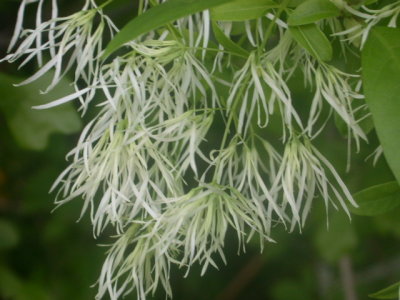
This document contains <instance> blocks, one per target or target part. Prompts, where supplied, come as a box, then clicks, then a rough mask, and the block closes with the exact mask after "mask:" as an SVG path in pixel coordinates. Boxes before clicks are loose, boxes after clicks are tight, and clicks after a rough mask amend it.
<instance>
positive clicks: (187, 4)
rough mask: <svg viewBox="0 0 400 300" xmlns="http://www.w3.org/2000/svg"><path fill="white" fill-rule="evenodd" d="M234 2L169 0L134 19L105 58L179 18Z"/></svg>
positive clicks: (224, 0)
mask: <svg viewBox="0 0 400 300" xmlns="http://www.w3.org/2000/svg"><path fill="white" fill-rule="evenodd" d="M230 1H233V0H169V1H166V2H164V3H162V4H160V5H157V6H155V7H153V8H151V9H149V10H147V11H146V12H144V13H143V14H141V15H139V16H137V17H135V18H134V19H132V20H131V21H130V22H128V24H126V25H125V26H124V27H123V28H122V29H121V31H120V32H118V34H117V35H116V36H115V37H114V38H113V39H112V40H111V41H110V42H109V44H108V45H107V47H106V49H105V52H104V54H103V57H104V58H106V57H107V56H109V55H110V54H111V53H113V52H114V51H115V50H117V49H118V48H119V47H121V46H122V45H123V44H125V43H127V42H129V41H132V40H134V39H136V38H137V37H139V36H140V35H142V34H145V33H148V32H150V31H152V30H154V29H157V28H159V27H161V26H163V25H166V24H168V23H170V22H173V21H175V20H177V19H179V18H183V17H185V16H188V15H192V14H195V13H197V12H200V11H203V10H206V9H209V8H211V7H214V6H218V5H221V4H224V3H227V2H230Z"/></svg>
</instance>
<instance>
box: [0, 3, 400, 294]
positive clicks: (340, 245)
mask: <svg viewBox="0 0 400 300" xmlns="http://www.w3.org/2000/svg"><path fill="white" fill-rule="evenodd" d="M60 2H61V4H62V5H61V6H62V7H63V9H65V11H66V12H68V11H75V10H77V9H79V7H80V4H81V2H80V1H79V0H68V1H66V0H65V1H60ZM132 2H133V1H128V0H117V1H114V3H113V4H112V5H111V7H110V8H109V13H110V15H111V16H112V18H113V19H114V20H117V23H120V25H121V24H125V23H126V22H127V21H128V20H129V19H130V16H131V14H132V12H134V11H136V7H135V5H134V4H132ZM18 4H19V3H18V1H11V0H6V1H2V2H0V16H1V18H0V20H1V23H2V24H1V27H0V28H1V32H0V47H1V56H4V54H5V50H6V47H7V45H8V40H9V37H10V36H11V33H12V30H13V24H14V19H15V16H16V10H17V8H18ZM177 13H179V12H177ZM216 13H218V12H216ZM295 17H296V16H294V17H293V19H292V20H291V22H292V25H301V24H302V22H305V21H304V20H299V19H296V18H295ZM32 18H34V16H32ZM307 22H308V21H307ZM391 34H393V33H391V32H387V31H385V32H383V31H376V32H374V33H373V38H374V39H375V40H376V41H374V40H372V41H370V42H369V43H370V44H368V43H367V44H366V49H367V50H368V51H367V50H366V51H365V52H364V55H371V56H373V55H375V54H374V52H373V51H378V52H379V51H382V49H379V48H378V49H377V46H379V43H384V42H382V41H384V40H385V39H390V38H391ZM382 37H383V40H382ZM217 38H218V37H217ZM384 49H386V48H384ZM384 49H383V50H384ZM236 50H237V49H236ZM333 50H334V51H335V50H337V49H333ZM238 51H239V50H238ZM320 53H324V52H323V51H322V52H320ZM325 55H327V56H329V53H328V54H325ZM397 57H398V56H397ZM351 59H353V61H351ZM387 59H388V62H389V64H390V62H398V61H396V59H395V57H392V56H391V53H389V54H388V55H387ZM358 63H359V60H358V59H357V58H350V61H349V65H352V64H353V65H357V64H358ZM33 67H34V66H32V68H33ZM364 68H366V69H368V68H369V69H370V70H374V68H376V66H373V65H372V66H364ZM32 70H33V69H32ZM32 70H29V68H27V69H25V70H24V72H26V74H25V75H26V76H27V75H29V71H32ZM398 70H400V67H398V68H397V72H398ZM371 72H372V71H371ZM382 72H383V73H381V76H383V75H382V74H385V73H386V76H387V77H385V79H390V78H394V79H396V78H397V81H396V80H393V81H390V80H384V81H382V80H380V81H379V77H377V78H378V80H377V79H376V78H375V79H374V78H372V76H369V75H366V76H367V78H366V80H372V84H373V85H375V86H376V89H374V90H371V91H368V90H366V94H367V97H368V94H371V93H377V95H379V96H380V98H381V101H383V102H384V101H386V103H389V104H390V103H393V101H391V98H393V97H398V93H397V94H395V93H389V94H385V91H387V90H388V89H389V90H390V88H391V85H397V86H398V76H397V75H398V73H394V74H389V75H390V76H389V75H387V72H385V70H383V71H382ZM393 72H396V67H395V68H394V71H393ZM23 75H24V73H22V72H21V71H18V72H17V70H16V69H15V66H12V65H7V64H5V63H2V64H1V65H0V95H1V100H0V122H1V124H2V126H1V127H0V299H16V300H19V299H30V300H35V299H38V300H41V299H57V300H58V299H93V297H94V294H95V289H93V288H92V289H91V288H89V286H90V285H92V284H94V283H95V281H96V278H97V275H98V273H99V272H100V268H101V263H102V261H103V259H104V252H105V250H106V249H105V248H103V247H97V246H96V244H107V243H109V242H110V241H108V240H101V239H98V240H94V239H93V237H92V232H91V226H89V224H84V223H89V221H88V220H87V219H85V218H84V219H83V220H81V221H80V223H78V224H77V223H76V222H75V221H76V220H77V219H78V217H79V213H80V203H79V201H76V202H72V203H70V204H68V205H66V206H64V207H63V208H62V209H61V210H56V211H54V212H53V213H52V214H50V211H51V210H52V209H53V208H54V206H53V204H52V201H53V198H54V195H49V194H48V190H49V188H50V186H51V184H52V182H53V180H54V179H55V178H56V176H57V175H58V173H59V172H60V171H61V170H62V169H63V168H64V167H65V166H66V162H65V160H64V156H65V154H66V153H67V152H68V151H69V150H70V149H71V148H72V147H73V145H74V144H75V142H76V140H77V135H76V134H77V132H78V131H79V130H80V128H81V126H82V124H81V121H80V118H79V116H78V115H77V114H76V112H75V110H74V109H73V105H72V104H71V105H63V106H62V107H58V108H55V109H54V108H53V109H51V110H44V111H35V110H31V109H30V107H31V106H33V105H37V104H41V103H45V102H46V101H48V100H49V99H54V98H56V97H57V95H58V94H57V93H59V94H60V95H64V94H66V92H65V91H66V90H67V89H69V88H70V86H69V83H68V81H65V82H63V83H62V84H61V85H59V87H58V90H56V91H53V92H52V93H53V94H50V95H48V94H47V95H40V94H39V93H38V90H39V89H40V87H41V86H42V85H41V82H36V83H35V84H31V85H28V86H24V87H22V88H21V87H20V88H18V89H17V88H14V87H12V86H11V83H16V82H19V81H21V78H22V77H23ZM378 75H379V74H378ZM368 76H369V77H368ZM396 76H397V77H396ZM41 80H44V81H45V80H46V78H44V79H41ZM374 80H375V81H374ZM292 86H293V87H296V86H297V84H296V82H293V83H292ZM392 90H393V88H392ZM294 92H295V93H297V95H298V96H301V95H304V94H305V93H307V91H305V90H304V89H303V88H302V84H298V89H297V90H296V89H295V90H294ZM373 105H374V104H372V106H371V105H370V107H372V108H371V110H373V109H374V108H373V107H374V106H373ZM380 107H382V103H380ZM397 108H398V104H397V106H394V107H393V108H392V109H391V110H392V111H393V112H394V115H395V117H394V118H395V119H396V115H398V111H399V110H398V109H397ZM376 109H378V110H379V105H376ZM380 113H381V115H380V120H381V121H380V120H378V122H377V120H375V126H376V127H377V131H378V134H379V135H380V138H381V140H382V137H381V135H382V134H381V133H380V130H381V129H380V128H384V126H385V125H384V124H383V125H382V126H381V125H380V124H381V123H380V122H383V123H384V122H388V120H389V119H388V117H387V115H386V114H385V112H379V111H378V112H377V115H379V114H380ZM86 117H87V118H88V119H89V118H90V116H86ZM378 124H379V125H378ZM397 124H398V123H397ZM336 125H337V124H334V123H333V122H332V124H329V125H328V130H326V133H325V134H324V135H323V136H321V137H320V138H319V140H318V142H317V143H318V147H319V149H320V150H321V152H323V153H324V154H325V155H326V156H327V157H328V158H329V159H330V161H332V163H334V165H335V167H336V168H337V170H338V171H341V173H342V174H341V175H342V176H343V179H344V181H345V182H346V183H347V184H348V186H349V188H350V190H351V191H352V192H354V193H355V192H357V191H360V190H363V189H364V188H368V187H371V186H374V185H377V186H376V187H375V188H373V189H370V190H368V191H364V192H361V193H358V194H356V196H355V197H356V199H357V200H359V201H361V202H362V203H366V205H364V206H361V207H362V210H358V211H355V212H356V213H357V214H358V215H354V216H353V218H352V221H351V223H350V222H349V220H348V218H347V217H346V216H344V215H343V214H342V213H336V212H334V211H331V212H330V214H329V228H327V226H326V213H325V208H324V206H323V204H322V201H320V205H319V204H318V201H316V203H317V205H315V206H314V207H313V210H312V213H311V218H310V220H309V221H308V223H307V225H306V227H305V228H304V230H303V232H302V233H293V234H290V235H288V234H287V233H286V232H284V231H281V232H279V231H278V232H275V235H274V239H275V240H276V241H278V243H277V244H268V245H267V247H266V249H265V251H264V253H263V254H259V252H258V251H257V250H256V249H257V246H258V245H254V249H253V247H251V246H250V247H249V248H248V249H247V253H246V254H245V255H241V256H240V257H239V256H237V255H236V245H235V243H234V242H233V240H234V237H232V240H228V241H227V245H226V250H227V258H228V262H229V264H228V266H225V267H221V269H220V270H219V271H217V270H210V271H209V272H207V274H206V275H205V276H204V277H200V275H199V274H200V268H199V270H193V272H191V274H190V275H189V277H188V278H186V279H183V275H184V274H183V273H182V272H180V271H179V270H174V272H173V278H172V286H173V287H174V299H194V300H195V299H199V300H200V299H219V300H222V299H225V300H226V299H273V300H286V299H291V300H302V299H304V300H305V299H324V300H335V299H366V298H367V295H368V294H371V293H373V292H376V291H377V290H379V289H381V288H383V287H385V286H388V285H389V284H391V283H394V282H396V281H398V280H399V278H400V253H399V251H398V250H399V246H398V245H399V238H400V218H399V215H400V206H399V205H398V203H400V202H399V198H400V190H399V189H398V185H397V184H396V183H395V182H394V180H395V177H394V175H393V174H392V172H391V171H390V169H389V168H388V166H387V164H386V162H385V160H384V159H383V158H382V159H380V160H379V161H378V163H377V164H376V166H373V163H372V160H371V159H369V160H367V161H366V158H367V157H368V156H369V155H370V154H371V153H372V152H373V151H374V150H375V149H376V147H377V146H378V139H377V136H376V132H375V130H371V132H370V134H369V139H370V143H369V144H368V145H365V144H364V145H363V146H362V148H361V151H360V153H358V154H355V155H353V156H352V158H351V159H352V162H351V169H350V171H349V172H347V173H346V172H345V169H346V165H345V164H346V155H347V153H346V149H347V147H346V143H347V142H346V139H345V137H344V136H343V135H342V134H341V132H340V130H338V129H337V126H336ZM386 127H387V125H386ZM399 127H400V126H397V127H396V126H395V125H394V126H392V128H393V131H392V132H391V133H389V134H388V135H386V133H384V136H385V137H384V138H383V140H382V142H384V143H388V144H392V145H393V143H398V136H399V135H398V133H399V130H398V128H399ZM392 147H396V144H394V146H392ZM396 151H397V152H398V150H396ZM396 155H397V154H396V153H394V154H390V155H389V156H391V157H396ZM390 159H392V158H389V160H390ZM393 161H395V158H393ZM399 161H400V160H399ZM399 161H397V165H398V162H399ZM395 164H396V163H395ZM397 168H398V167H395V170H396V171H395V170H394V171H395V172H396V173H398V171H397V170H398V169H397ZM390 181H392V183H389V184H388V183H387V182H390ZM378 198H379V199H382V200H381V201H382V202H380V205H379V209H380V211H379V213H380V214H378V215H376V208H373V207H372V208H371V205H372V206H374V205H376V204H375V202H374V200H376V199H378ZM396 202H397V204H396ZM382 203H385V204H384V205H382ZM371 211H372V212H373V213H370V212H371ZM361 215H363V216H361ZM371 215H373V216H371ZM229 249H232V250H229ZM352 293H353V294H356V295H357V298H349V297H351V296H350V295H351V294H352ZM345 297H347V298H345ZM155 298H156V299H158V298H157V297H155ZM159 298H160V299H163V298H164V296H163V295H162V294H161V295H160V296H159ZM383 299H384V298H383ZM388 299H390V298H388Z"/></svg>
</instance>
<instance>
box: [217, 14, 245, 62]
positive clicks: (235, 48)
mask: <svg viewBox="0 0 400 300" xmlns="http://www.w3.org/2000/svg"><path fill="white" fill-rule="evenodd" d="M212 28H213V31H214V35H215V38H216V39H217V41H218V42H219V43H220V44H221V45H222V46H223V47H224V48H225V49H226V50H228V51H231V52H233V53H235V54H237V55H239V56H244V57H248V56H249V52H248V51H247V50H246V49H243V48H242V47H240V46H239V45H238V44H236V43H235V42H234V41H232V40H231V39H230V38H229V37H227V36H226V35H225V33H224V32H223V31H222V30H221V29H220V28H219V26H218V24H217V22H215V21H212Z"/></svg>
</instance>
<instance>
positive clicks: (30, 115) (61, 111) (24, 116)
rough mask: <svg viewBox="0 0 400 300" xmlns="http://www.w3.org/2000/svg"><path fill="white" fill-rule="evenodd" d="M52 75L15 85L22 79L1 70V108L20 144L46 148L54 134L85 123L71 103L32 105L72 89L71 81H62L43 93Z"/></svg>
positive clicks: (68, 131) (34, 148) (42, 102)
mask: <svg viewBox="0 0 400 300" xmlns="http://www.w3.org/2000/svg"><path fill="white" fill-rule="evenodd" d="M51 78H52V74H51V73H48V74H46V75H44V76H43V77H41V78H40V79H38V80H37V81H36V82H34V83H31V84H29V85H26V86H21V87H14V86H13V84H15V83H18V82H21V81H22V79H21V78H16V77H12V76H9V75H6V74H2V73H0V90H1V91H2V93H3V95H5V96H3V99H2V101H1V102H0V110H2V111H3V113H4V115H5V117H6V120H7V124H8V127H9V129H10V131H11V133H12V135H13V136H14V138H15V139H16V141H17V142H18V144H20V146H21V147H24V148H27V149H32V150H43V149H44V148H45V147H46V146H47V143H48V139H49V137H50V135H51V134H53V133H56V132H59V133H64V134H70V133H75V132H77V131H79V130H80V128H81V126H82V122H81V119H80V117H79V116H78V114H77V112H76V110H75V109H74V107H73V105H72V103H66V104H63V105H61V106H57V107H54V108H51V109H45V110H35V109H32V106H35V105H40V104H44V103H48V102H50V101H52V100H55V99H57V98H60V97H63V96H65V95H66V94H68V93H71V92H73V89H72V87H71V86H70V82H69V81H67V80H62V81H61V82H60V83H59V84H58V85H57V87H56V88H54V89H53V90H52V91H51V92H49V93H47V94H43V95H42V94H40V93H39V91H40V89H43V86H46V85H47V84H48V83H49V81H50V80H51Z"/></svg>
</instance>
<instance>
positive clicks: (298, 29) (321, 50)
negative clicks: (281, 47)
mask: <svg viewBox="0 0 400 300" xmlns="http://www.w3.org/2000/svg"><path fill="white" fill-rule="evenodd" d="M289 31H290V33H291V35H292V36H293V38H294V39H295V40H296V42H297V43H298V44H299V45H300V46H301V47H303V48H304V49H305V50H307V51H308V52H309V53H310V54H311V55H312V56H314V57H315V58H316V59H319V60H322V61H330V60H331V59H332V54H333V50H332V45H331V43H330V42H329V40H328V39H327V37H326V36H325V34H324V33H323V32H322V31H321V30H320V29H319V28H318V26H317V25H315V24H308V25H301V26H293V27H292V26H290V27H289Z"/></svg>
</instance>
